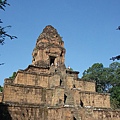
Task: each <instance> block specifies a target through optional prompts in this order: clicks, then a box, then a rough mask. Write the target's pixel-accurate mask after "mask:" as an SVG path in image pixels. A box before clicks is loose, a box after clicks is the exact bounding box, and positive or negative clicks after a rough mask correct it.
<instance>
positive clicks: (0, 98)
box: [0, 92, 2, 102]
mask: <svg viewBox="0 0 120 120" xmlns="http://www.w3.org/2000/svg"><path fill="white" fill-rule="evenodd" d="M0 102H2V92H0Z"/></svg>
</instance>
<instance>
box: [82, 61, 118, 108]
mask: <svg viewBox="0 0 120 120" xmlns="http://www.w3.org/2000/svg"><path fill="white" fill-rule="evenodd" d="M82 78H83V79H84V80H95V82H96V91H97V92H102V93H105V92H106V93H110V94H111V106H112V107H113V108H120V63H119V62H113V63H111V64H110V65H109V67H104V66H103V64H102V63H95V64H93V65H92V66H91V67H89V68H88V69H87V70H85V71H84V72H83V77H82Z"/></svg>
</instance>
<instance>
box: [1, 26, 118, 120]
mask: <svg viewBox="0 0 120 120" xmlns="http://www.w3.org/2000/svg"><path fill="white" fill-rule="evenodd" d="M65 53H66V49H65V48H64V41H63V40H62V37H61V36H60V35H59V34H58V32H57V30H56V29H55V28H54V27H52V26H51V25H48V26H46V27H45V28H44V29H43V32H42V33H41V34H40V36H39V37H38V39H37V42H36V46H35V48H34V49H33V52H32V56H33V59H32V63H31V65H28V67H27V68H26V69H24V70H18V71H17V74H16V76H15V78H14V79H10V78H7V79H5V81H4V90H3V92H2V93H0V119H1V120H120V110H113V109H112V108H111V107H110V94H108V93H97V92H96V89H95V88H96V86H95V82H94V81H85V80H82V79H80V78H79V77H78V74H79V72H78V71H74V70H71V69H70V68H66V66H65Z"/></svg>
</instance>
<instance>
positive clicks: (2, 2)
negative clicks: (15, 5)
mask: <svg viewBox="0 0 120 120" xmlns="http://www.w3.org/2000/svg"><path fill="white" fill-rule="evenodd" d="M6 5H10V4H8V3H7V0H0V9H1V10H4V11H5V7H6ZM2 23H3V22H2V20H1V19H0V24H2ZM10 27H11V26H10V25H9V26H6V27H3V26H1V25H0V44H1V45H3V44H4V41H5V38H6V37H8V38H10V39H11V40H12V39H14V38H17V37H16V36H11V35H9V34H8V33H7V31H6V28H10Z"/></svg>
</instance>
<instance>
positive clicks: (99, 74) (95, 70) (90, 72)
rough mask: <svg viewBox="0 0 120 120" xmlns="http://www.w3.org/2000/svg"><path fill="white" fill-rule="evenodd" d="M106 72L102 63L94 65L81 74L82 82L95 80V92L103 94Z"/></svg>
mask: <svg viewBox="0 0 120 120" xmlns="http://www.w3.org/2000/svg"><path fill="white" fill-rule="evenodd" d="M106 72H107V69H104V67H103V64H102V63H95V64H93V65H92V66H91V67H89V68H88V69H87V70H85V71H84V72H83V77H82V78H83V79H84V80H95V82H96V91H97V92H105V91H106V84H105V83H106V78H105V77H106Z"/></svg>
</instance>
